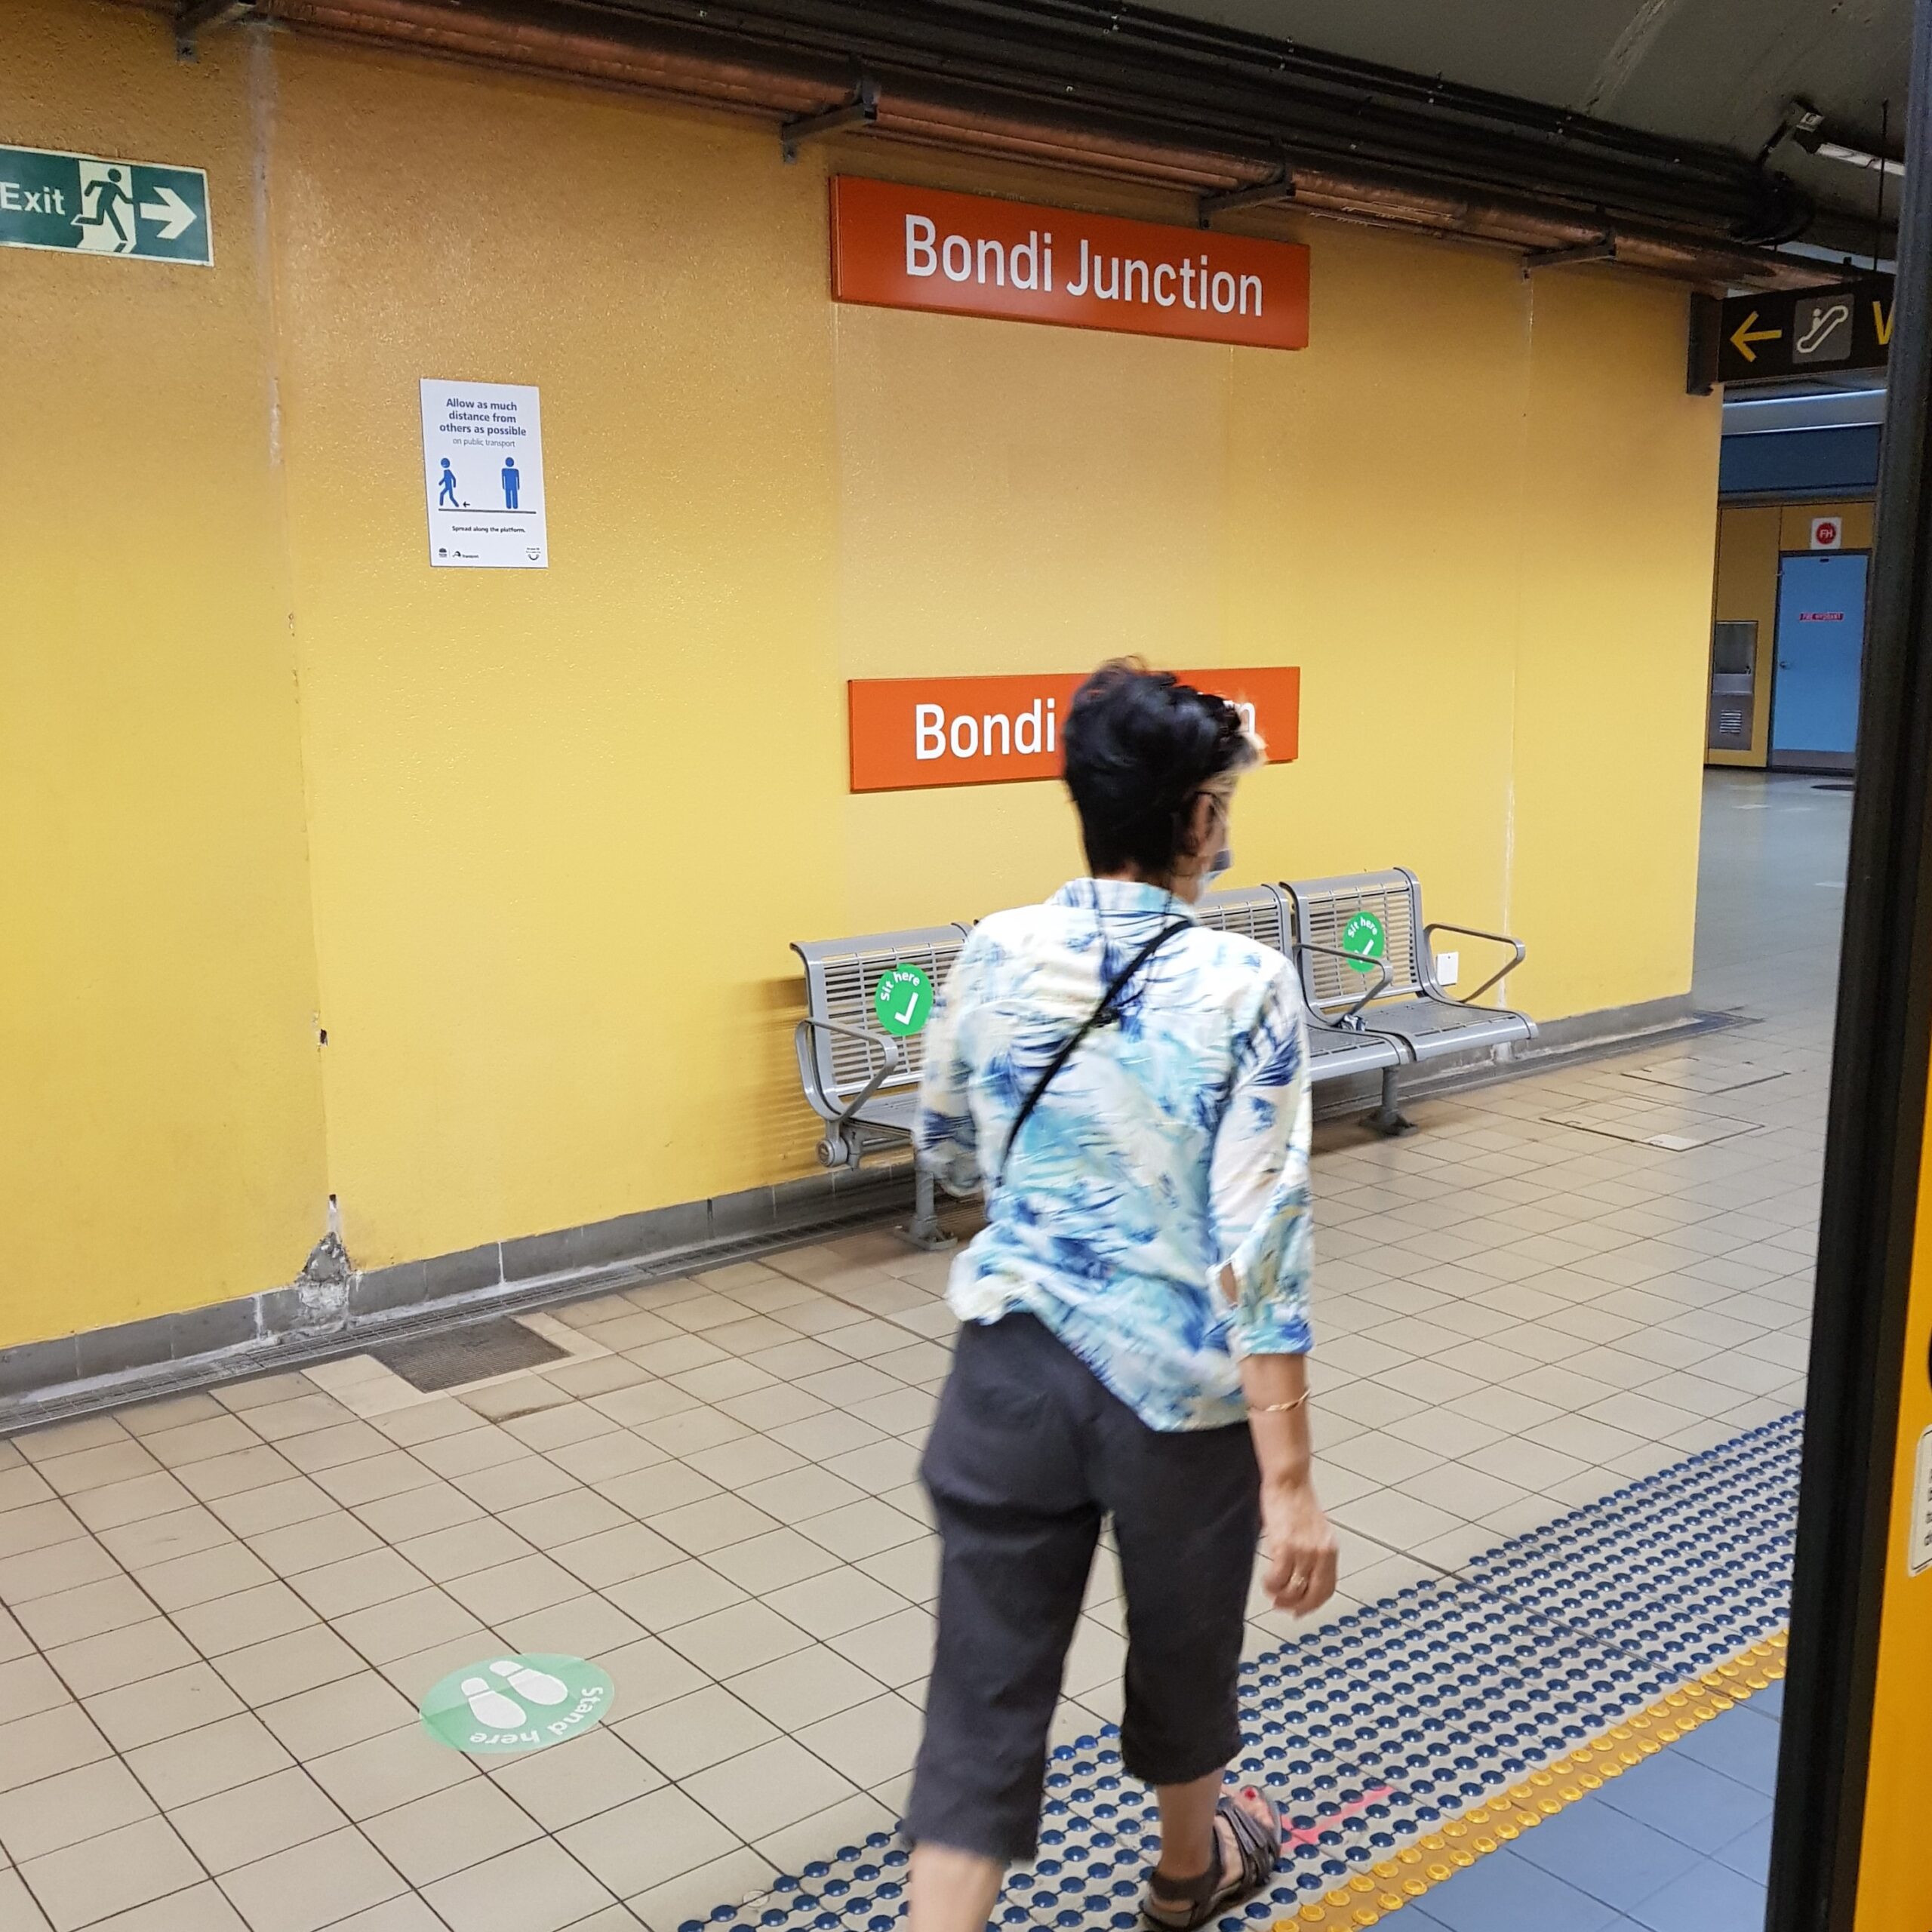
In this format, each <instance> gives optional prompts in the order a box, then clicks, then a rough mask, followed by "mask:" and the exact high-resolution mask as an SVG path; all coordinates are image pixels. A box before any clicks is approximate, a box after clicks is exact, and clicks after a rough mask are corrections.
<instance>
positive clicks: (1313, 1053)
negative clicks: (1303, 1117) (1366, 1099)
mask: <svg viewBox="0 0 1932 1932" xmlns="http://www.w3.org/2000/svg"><path fill="white" fill-rule="evenodd" d="M1194 912H1195V918H1198V920H1199V921H1201V924H1203V925H1204V926H1213V927H1214V928H1216V929H1217V931H1221V932H1230V933H1244V934H1247V937H1249V938H1250V939H1252V940H1260V943H1262V944H1263V946H1272V947H1273V949H1275V951H1276V952H1281V953H1287V954H1289V955H1291V956H1292V955H1293V954H1294V938H1293V934H1294V925H1293V918H1292V915H1291V910H1290V907H1289V903H1288V900H1287V895H1286V894H1284V892H1283V891H1281V888H1280V887H1279V886H1274V885H1251V886H1245V887H1243V888H1241V889H1240V890H1238V891H1230V892H1211V893H1209V894H1207V895H1206V896H1205V897H1204V898H1203V899H1202V900H1201V902H1200V903H1199V904H1198V906H1195V909H1194ZM1331 950H1332V951H1333V952H1334V959H1335V961H1336V964H1337V968H1338V970H1339V969H1341V968H1345V967H1346V966H1347V965H1348V964H1351V963H1354V964H1358V965H1359V966H1360V967H1361V969H1362V970H1361V972H1359V973H1358V974H1356V975H1355V988H1354V990H1355V992H1356V994H1357V995H1358V1001H1357V1004H1367V1001H1370V1000H1371V999H1374V998H1375V997H1376V996H1377V995H1378V994H1379V993H1380V992H1382V991H1383V989H1385V988H1386V986H1387V985H1388V983H1389V971H1388V968H1386V966H1385V965H1383V964H1380V963H1378V962H1377V961H1374V960H1371V959H1370V958H1368V957H1367V955H1366V954H1364V955H1361V958H1360V959H1359V960H1358V961H1351V960H1350V958H1349V955H1345V954H1343V952H1341V951H1340V949H1332V948H1328V947H1324V946H1316V947H1315V951H1316V952H1325V951H1331ZM1364 976H1365V977H1367V987H1366V989H1364V986H1363V985H1362V980H1363V978H1364ZM1303 1007H1304V1011H1303V1015H1302V1017H1303V1021H1304V1023H1305V1024H1306V1032H1307V1035H1308V1072H1309V1080H1310V1081H1311V1082H1312V1084H1315V1085H1316V1086H1319V1085H1320V1084H1321V1083H1322V1081H1324V1080H1346V1079H1347V1078H1349V1077H1350V1076H1351V1075H1355V1074H1361V1073H1380V1074H1381V1075H1383V1080H1384V1083H1385V1091H1384V1094H1383V1107H1384V1109H1385V1110H1386V1108H1387V1106H1388V1105H1389V1094H1388V1092H1387V1091H1386V1088H1387V1084H1388V1083H1389V1081H1391V1080H1392V1077H1393V1075H1394V1074H1395V1070H1396V1069H1397V1068H1398V1067H1400V1066H1402V1065H1403V1064H1404V1056H1403V1053H1402V1049H1401V1047H1400V1046H1398V1044H1396V1042H1395V1041H1394V1040H1392V1039H1391V1038H1388V1037H1386V1035H1383V1034H1380V1033H1371V1032H1363V1031H1361V1029H1359V1028H1358V1027H1356V1026H1355V1025H1353V1023H1352V1021H1351V1020H1350V1018H1349V1016H1348V1014H1346V1013H1343V1014H1322V1013H1318V1012H1317V1011H1315V1008H1314V1007H1313V1005H1312V1004H1311V1003H1309V1001H1308V1000H1307V997H1306V985H1305V984H1304V986H1303Z"/></svg>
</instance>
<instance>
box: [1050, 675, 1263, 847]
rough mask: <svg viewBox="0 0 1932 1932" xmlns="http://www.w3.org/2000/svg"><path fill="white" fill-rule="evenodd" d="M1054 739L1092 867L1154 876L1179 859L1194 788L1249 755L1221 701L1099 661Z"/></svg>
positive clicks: (1238, 723)
mask: <svg viewBox="0 0 1932 1932" xmlns="http://www.w3.org/2000/svg"><path fill="white" fill-rule="evenodd" d="M1060 743H1061V744H1062V745H1063V747H1064V748H1065V752H1066V789H1068V790H1069V792H1072V795H1073V803H1074V807H1075V810H1076V811H1078V813H1079V814H1080V833H1081V839H1082V841H1083V842H1084V844H1085V845H1086V848H1087V863H1088V866H1089V868H1090V869H1091V870H1092V871H1094V872H1097V873H1109V872H1124V871H1126V870H1128V869H1129V868H1130V867H1131V868H1133V869H1134V870H1136V871H1137V872H1141V873H1143V874H1144V875H1146V877H1148V878H1153V879H1159V878H1166V877H1168V875H1170V874H1171V872H1172V871H1173V869H1174V861H1175V860H1177V858H1180V857H1185V856H1186V851H1185V845H1186V823H1187V817H1188V810H1189V806H1190V805H1191V804H1192V801H1193V800H1194V798H1195V796H1196V795H1198V792H1200V790H1201V787H1202V786H1204V785H1206V784H1207V783H1210V782H1211V780H1214V779H1217V778H1219V777H1223V775H1224V774H1226V773H1228V772H1230V771H1240V770H1241V768H1242V767H1243V766H1244V765H1247V764H1252V763H1253V762H1254V758H1255V741H1254V738H1253V737H1252V736H1251V734H1250V733H1249V731H1248V730H1247V726H1246V724H1245V722H1244V720H1243V718H1242V717H1241V713H1240V712H1239V711H1238V710H1237V709H1235V707H1234V706H1232V704H1230V703H1229V702H1228V701H1227V700H1226V698H1223V697H1213V696H1212V695H1211V694H1209V693H1207V692H1206V691H1196V690H1195V689H1194V688H1193V687H1192V685H1184V684H1183V683H1182V682H1181V681H1180V679H1179V678H1177V677H1175V676H1174V674H1173V673H1172V672H1169V671H1150V670H1149V669H1148V668H1147V667H1146V665H1144V664H1143V663H1140V662H1139V661H1138V660H1134V659H1129V658H1116V659H1115V660H1113V661H1112V663H1106V664H1103V665H1102V666H1100V669H1098V670H1097V671H1096V672H1094V675H1092V676H1091V678H1088V680H1087V681H1086V682H1085V683H1084V684H1083V685H1081V687H1080V688H1079V690H1078V691H1075V693H1074V694H1073V702H1072V705H1071V706H1069V708H1068V710H1067V714H1066V724H1064V725H1063V727H1062V728H1061V731H1060Z"/></svg>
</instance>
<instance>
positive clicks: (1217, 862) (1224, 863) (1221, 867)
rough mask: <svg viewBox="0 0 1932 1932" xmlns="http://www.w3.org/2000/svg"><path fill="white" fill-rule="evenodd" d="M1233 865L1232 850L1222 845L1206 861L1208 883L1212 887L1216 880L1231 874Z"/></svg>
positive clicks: (1233, 856)
mask: <svg viewBox="0 0 1932 1932" xmlns="http://www.w3.org/2000/svg"><path fill="white" fill-rule="evenodd" d="M1234 863H1235V855H1234V852H1233V851H1232V848H1230V847H1229V846H1226V845H1223V847H1222V848H1221V849H1220V851H1218V852H1217V853H1216V854H1214V857H1212V858H1211V859H1210V860H1208V861H1207V883H1208V884H1210V885H1212V884H1214V881H1216V880H1217V878H1221V877H1223V875H1225V874H1226V873H1228V872H1232V870H1233V869H1234Z"/></svg>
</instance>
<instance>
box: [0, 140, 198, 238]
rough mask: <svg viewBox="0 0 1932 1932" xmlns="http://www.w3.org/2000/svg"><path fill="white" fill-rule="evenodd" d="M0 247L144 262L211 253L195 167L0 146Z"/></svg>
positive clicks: (44, 149)
mask: <svg viewBox="0 0 1932 1932" xmlns="http://www.w3.org/2000/svg"><path fill="white" fill-rule="evenodd" d="M0 247H4V248H60V249H65V250H66V251H68V252H69V253H70V254H81V255H125V256H128V257H131V258H134V259H136V260H142V261H149V262H189V263H193V264H195V266H197V267H200V268H206V267H207V266H208V265H209V264H210V263H211V262H212V261H213V260H214V237H213V235H211V233H210V232H209V229H208V177H207V176H206V175H205V174H203V173H202V171H201V170H200V169H199V168H163V167H159V166H158V165H155V163H153V162H145V161H109V160H106V159H104V158H102V157H101V156H100V155H91V154H65V153H61V152H58V151H57V150H54V149H49V148H9V147H0Z"/></svg>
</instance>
